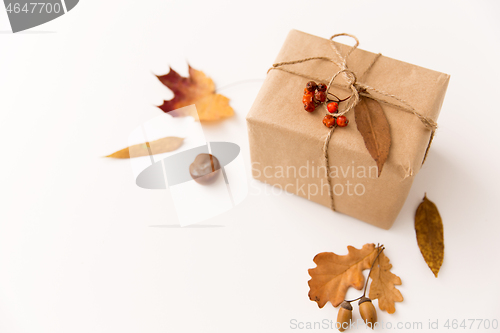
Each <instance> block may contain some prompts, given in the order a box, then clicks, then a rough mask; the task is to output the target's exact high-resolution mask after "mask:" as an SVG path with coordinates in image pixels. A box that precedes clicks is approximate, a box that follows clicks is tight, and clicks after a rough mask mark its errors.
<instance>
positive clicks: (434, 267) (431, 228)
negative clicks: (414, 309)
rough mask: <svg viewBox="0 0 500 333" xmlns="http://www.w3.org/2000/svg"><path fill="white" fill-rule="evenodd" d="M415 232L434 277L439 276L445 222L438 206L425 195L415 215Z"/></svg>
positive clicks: (442, 254)
mask: <svg viewBox="0 0 500 333" xmlns="http://www.w3.org/2000/svg"><path fill="white" fill-rule="evenodd" d="M415 232H416V234H417V243H418V247H419V248H420V252H421V253H422V256H423V257H424V259H425V262H426V263H427V266H429V268H430V269H431V271H432V273H434V276H435V277H437V276H438V272H439V269H440V268H441V265H442V264H443V258H444V236H443V221H442V219H441V215H439V211H438V209H437V207H436V205H435V204H434V203H433V202H432V201H430V200H429V199H427V195H424V199H423V201H422V202H421V203H420V205H419V206H418V208H417V211H416V213H415Z"/></svg>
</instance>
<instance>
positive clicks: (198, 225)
mask: <svg viewBox="0 0 500 333" xmlns="http://www.w3.org/2000/svg"><path fill="white" fill-rule="evenodd" d="M149 227H151V228H172V229H173V228H179V229H181V228H182V229H184V228H200V229H202V228H222V227H225V226H223V225H208V224H207V225H203V224H192V225H187V226H184V227H183V226H181V225H178V224H160V225H150V226H149Z"/></svg>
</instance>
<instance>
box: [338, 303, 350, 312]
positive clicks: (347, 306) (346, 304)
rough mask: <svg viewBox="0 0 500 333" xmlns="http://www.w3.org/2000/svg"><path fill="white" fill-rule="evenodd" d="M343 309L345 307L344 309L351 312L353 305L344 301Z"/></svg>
mask: <svg viewBox="0 0 500 333" xmlns="http://www.w3.org/2000/svg"><path fill="white" fill-rule="evenodd" d="M340 306H341V307H343V308H344V309H346V310H349V311H352V305H351V303H349V302H347V301H343V302H342V303H341V304H340Z"/></svg>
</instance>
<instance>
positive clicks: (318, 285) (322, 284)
mask: <svg viewBox="0 0 500 333" xmlns="http://www.w3.org/2000/svg"><path fill="white" fill-rule="evenodd" d="M347 249H348V251H349V253H348V254H347V255H345V256H339V255H336V254H335V253H332V252H322V253H319V254H318V255H316V257H314V262H315V263H316V265H317V267H315V268H312V269H309V275H310V276H311V280H309V282H308V283H309V288H310V290H309V298H310V299H311V300H312V301H316V302H317V303H318V306H319V307H320V308H322V307H323V306H325V304H326V303H327V302H328V301H330V303H332V305H333V306H335V307H336V306H338V305H339V304H340V303H342V301H343V300H344V298H345V294H346V292H347V289H348V288H349V287H354V288H356V289H358V290H361V289H362V288H363V286H364V281H365V278H364V276H363V270H365V269H369V268H370V267H371V266H372V263H373V260H374V259H375V256H376V255H377V252H378V249H377V248H376V247H375V244H365V245H363V247H362V248H361V249H359V250H358V249H356V248H355V247H352V246H348V247H347Z"/></svg>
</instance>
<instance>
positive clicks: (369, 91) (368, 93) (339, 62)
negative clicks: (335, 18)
mask: <svg viewBox="0 0 500 333" xmlns="http://www.w3.org/2000/svg"><path fill="white" fill-rule="evenodd" d="M340 36H346V37H351V38H353V39H354V41H355V44H354V45H353V46H351V47H350V48H349V50H348V51H347V53H346V55H345V56H342V54H341V52H340V50H339V48H338V47H337V45H336V44H335V43H334V42H333V40H334V39H335V38H337V37H340ZM330 41H331V44H330V45H331V47H332V49H333V51H334V52H335V55H336V58H330V57H325V56H318V57H307V58H303V59H297V60H292V61H283V62H278V63H275V64H273V65H272V67H271V68H269V70H268V71H267V72H268V73H269V72H270V71H271V70H273V69H278V70H281V71H284V72H287V73H290V74H293V75H298V76H301V77H304V78H308V79H311V80H314V81H320V82H321V81H323V80H322V79H321V78H317V77H313V76H310V75H305V74H303V73H298V72H295V71H293V70H290V69H288V68H286V67H284V66H288V65H294V64H300V63H303V62H308V61H313V60H325V61H329V62H332V63H333V64H335V65H336V66H337V67H338V68H339V70H338V71H337V72H336V73H335V74H334V75H333V76H332V77H331V78H330V80H329V83H328V85H327V89H326V93H327V94H328V93H330V89H331V88H332V87H333V86H335V87H339V88H343V89H347V90H350V95H349V96H348V97H347V103H346V106H345V108H344V109H343V110H342V111H340V110H339V111H338V113H337V114H336V116H337V117H339V116H342V115H345V114H346V113H348V112H350V111H351V110H353V109H354V108H355V107H356V105H358V103H359V102H360V96H363V97H366V98H371V99H374V100H376V101H378V102H380V103H384V104H387V105H390V106H393V107H396V108H398V109H400V110H402V111H404V112H407V113H410V114H413V115H414V116H416V117H417V118H418V119H419V120H420V121H421V122H422V124H423V125H424V126H425V128H427V129H429V130H430V131H431V138H430V141H429V145H428V146H427V150H426V152H425V156H424V162H425V159H426V157H427V152H428V151H429V147H430V144H431V143H432V139H433V137H434V133H435V131H436V129H437V124H436V122H435V121H434V120H432V119H431V118H429V117H426V116H424V115H422V114H421V113H419V112H418V111H417V110H415V108H413V107H412V106H411V105H410V104H409V103H408V102H406V101H405V100H404V99H402V98H399V97H398V96H396V95H394V94H390V93H388V92H385V91H383V90H381V89H377V88H374V87H371V86H369V85H367V84H365V83H362V82H359V81H358V78H357V76H356V74H355V73H354V72H353V71H352V70H350V69H349V67H348V66H347V60H348V58H349V56H350V55H351V54H352V52H354V50H356V49H357V47H358V46H359V40H358V39H357V38H356V36H354V35H351V34H347V33H340V34H335V35H333V36H332V37H330ZM381 56H382V54H381V53H378V54H377V55H376V56H375V57H374V58H373V59H372V61H371V62H370V64H369V65H368V67H367V68H366V69H365V70H364V72H363V73H362V74H361V75H360V78H362V77H364V76H365V75H366V74H367V73H368V72H369V71H370V70H371V69H372V67H373V66H374V65H375V63H376V62H377V60H378V59H379V58H380V57H381ZM341 74H342V75H343V77H344V79H345V81H346V82H347V86H346V85H340V84H337V83H335V82H334V81H335V79H336V78H337V77H338V76H339V75H341ZM330 94H331V93H330ZM377 95H380V96H383V97H385V98H388V99H389V100H390V101H388V100H386V99H383V98H380V97H377ZM322 105H323V107H325V109H326V103H323V104H322ZM327 114H328V113H327ZM336 128H337V126H336V125H335V126H333V127H332V128H331V129H330V131H329V132H328V135H327V136H326V138H325V142H324V144H323V155H324V158H325V159H324V161H325V166H326V177H327V180H328V185H329V189H330V206H331V209H332V210H333V211H335V203H334V193H333V186H332V179H331V177H330V172H329V166H330V163H329V156H328V147H329V144H330V140H331V138H332V135H333V132H334V131H335V129H336ZM422 163H423V162H422Z"/></svg>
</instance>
